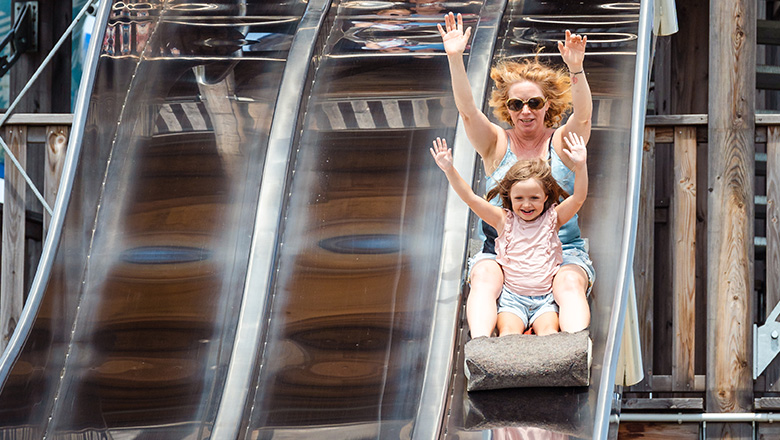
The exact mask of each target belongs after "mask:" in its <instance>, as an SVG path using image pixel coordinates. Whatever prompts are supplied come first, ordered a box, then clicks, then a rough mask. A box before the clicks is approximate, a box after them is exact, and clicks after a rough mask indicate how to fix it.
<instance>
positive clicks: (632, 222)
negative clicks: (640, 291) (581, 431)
mask: <svg viewBox="0 0 780 440" xmlns="http://www.w3.org/2000/svg"><path fill="white" fill-rule="evenodd" d="M652 18H653V1H652V0H644V1H642V3H641V5H640V8H639V32H637V35H638V41H637V51H636V69H635V70H634V91H633V100H632V106H631V134H630V144H629V148H630V153H629V154H630V156H629V174H628V191H627V194H628V196H627V199H626V200H627V204H626V212H625V222H624V224H625V225H626V226H625V229H624V231H623V238H622V240H621V248H620V268H619V271H618V278H617V284H616V286H615V289H616V294H615V303H614V304H613V308H612V315H611V316H610V321H609V331H608V332H607V335H608V336H607V344H606V348H605V355H604V365H603V369H602V372H601V381H600V382H601V386H600V387H599V391H598V398H597V402H596V408H595V410H596V414H595V420H594V424H593V438H607V437H608V435H609V415H610V411H611V408H612V400H613V394H614V389H613V384H614V383H615V372H616V369H617V359H618V353H619V351H620V340H621V338H622V337H623V321H624V319H625V312H626V310H625V309H626V307H625V303H626V295H627V294H628V288H629V275H630V272H631V266H632V264H633V260H634V243H635V241H636V225H637V212H638V205H639V188H640V177H641V173H642V151H643V135H644V125H645V107H646V104H647V83H648V79H649V76H650V71H649V67H650V52H651V47H650V34H651V30H652Z"/></svg>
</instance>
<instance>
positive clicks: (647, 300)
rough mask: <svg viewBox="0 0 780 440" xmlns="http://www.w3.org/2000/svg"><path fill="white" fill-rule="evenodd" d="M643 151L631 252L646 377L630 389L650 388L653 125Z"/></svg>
mask: <svg viewBox="0 0 780 440" xmlns="http://www.w3.org/2000/svg"><path fill="white" fill-rule="evenodd" d="M643 150H644V151H643V153H642V180H641V182H640V186H641V188H640V190H639V215H638V218H639V221H638V224H637V231H636V236H637V240H636V250H635V253H634V282H635V284H636V302H637V315H638V316H639V339H640V341H641V343H642V363H643V367H644V374H645V377H644V379H642V381H641V382H639V383H638V384H636V385H634V386H633V387H631V390H632V391H652V390H653V302H654V298H655V292H654V291H653V258H654V254H653V244H654V243H653V242H654V241H655V128H654V127H648V128H645V142H644V147H643Z"/></svg>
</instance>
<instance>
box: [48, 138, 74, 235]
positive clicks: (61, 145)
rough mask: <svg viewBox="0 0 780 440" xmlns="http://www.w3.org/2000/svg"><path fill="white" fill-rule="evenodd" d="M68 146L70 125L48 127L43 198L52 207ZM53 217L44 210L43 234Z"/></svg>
mask: <svg viewBox="0 0 780 440" xmlns="http://www.w3.org/2000/svg"><path fill="white" fill-rule="evenodd" d="M67 146H68V127H67V126H64V125H55V126H49V127H46V167H45V172H44V176H43V198H44V199H46V203H48V204H49V206H50V207H52V208H54V201H55V200H56V199H57V192H58V190H59V187H60V177H61V176H62V166H63V165H64V163H65V151H66V149H67ZM49 221H51V218H50V216H49V213H48V212H46V210H44V212H43V236H44V238H45V237H46V231H47V229H48V228H49Z"/></svg>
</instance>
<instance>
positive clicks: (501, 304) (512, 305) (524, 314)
mask: <svg viewBox="0 0 780 440" xmlns="http://www.w3.org/2000/svg"><path fill="white" fill-rule="evenodd" d="M502 312H509V313H511V314H513V315H516V316H518V317H519V318H520V319H522V320H523V324H524V325H525V328H528V326H529V325H533V323H534V321H536V319H537V318H538V317H540V316H542V315H544V314H545V313H547V312H555V313H558V304H556V303H555V299H554V298H553V294H552V293H548V294H547V295H538V296H527V295H518V294H516V293H514V292H512V291H510V290H509V289H507V288H506V286H504V288H503V289H502V290H501V296H499V297H498V313H502Z"/></svg>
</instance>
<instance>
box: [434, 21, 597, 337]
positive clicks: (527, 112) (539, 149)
mask: <svg viewBox="0 0 780 440" xmlns="http://www.w3.org/2000/svg"><path fill="white" fill-rule="evenodd" d="M444 21H445V27H446V29H442V27H441V25H438V28H439V33H440V34H441V37H442V41H443V43H444V49H445V51H446V53H447V58H448V61H449V66H450V76H451V78H452V90H453V95H454V96H455V105H456V106H457V108H458V112H459V113H460V116H461V119H462V121H463V124H464V127H465V129H466V134H467V135H468V137H469V140H470V141H471V144H472V145H473V146H474V149H476V150H477V153H479V155H480V156H481V157H482V161H483V164H484V166H485V174H486V177H487V189H488V190H489V189H490V188H491V187H492V186H494V185H495V184H496V182H498V181H499V180H501V178H502V177H503V175H504V173H505V172H506V170H507V169H509V167H511V166H512V164H513V163H514V162H516V161H517V160H518V159H523V160H525V159H533V158H539V157H541V158H544V159H549V160H550V165H551V167H552V169H553V176H554V177H555V179H556V180H557V181H558V183H559V184H560V185H561V186H562V187H563V188H564V189H565V190H567V191H568V192H571V191H572V190H573V185H574V173H573V172H571V170H572V169H573V164H572V163H571V161H570V160H569V159H568V156H567V155H566V154H565V153H564V152H563V149H564V148H567V147H565V144H564V138H565V137H566V136H568V135H569V133H570V132H574V133H576V134H578V135H579V136H581V137H582V138H583V139H584V141H585V143H587V142H588V139H590V130H591V114H592V112H593V102H592V98H591V93H590V87H589V86H588V82H587V79H586V77H585V72H584V70H583V68H582V63H583V60H584V58H585V44H586V42H587V37H581V36H579V35H573V34H571V33H570V32H569V31H566V41H565V42H564V43H561V42H558V50H559V51H560V52H561V56H562V58H563V61H564V63H565V64H566V66H567V67H568V72H563V71H559V70H556V69H553V68H551V67H549V66H546V65H544V64H541V63H539V62H538V60H525V61H522V62H502V63H499V64H498V65H497V66H496V67H494V68H493V69H492V71H491V75H490V76H491V78H492V79H493V81H494V82H495V90H494V91H493V94H492V96H491V99H490V105H491V107H493V109H494V112H493V113H494V115H495V116H496V117H497V118H498V119H499V120H501V121H503V122H506V123H508V124H509V125H510V127H511V128H510V129H508V130H505V129H504V128H502V127H500V126H499V125H497V124H494V123H492V122H490V120H489V119H488V118H487V116H486V115H485V114H483V113H482V111H481V110H480V109H479V107H478V106H477V104H476V103H475V102H474V100H473V98H472V93H471V85H470V84H469V82H468V77H467V76H466V67H465V65H464V63H463V52H464V50H465V49H466V44H467V43H468V40H469V37H470V36H471V28H468V29H466V31H465V32H464V31H463V17H462V16H461V15H460V14H458V15H457V19H456V17H455V15H454V14H452V13H449V14H447V15H445V16H444ZM569 108H572V113H571V115H570V116H569V118H568V119H567V121H566V123H565V124H564V125H562V126H560V127H557V128H556V126H557V125H558V124H559V123H560V122H561V120H562V119H563V115H564V113H565V112H566V111H568V109H569ZM488 228H489V227H488ZM488 228H485V229H486V231H485V232H486V234H485V235H486V239H485V244H484V247H483V250H482V252H480V253H479V254H477V255H475V256H474V257H473V258H472V259H471V261H470V262H469V266H470V283H471V291H470V293H469V297H468V300H467V302H466V319H467V320H468V324H469V329H470V331H471V337H472V338H477V337H481V336H490V335H491V334H492V333H493V330H494V329H495V327H496V319H497V309H496V300H497V299H498V296H499V295H500V293H501V287H502V285H503V281H504V276H503V272H502V270H501V267H500V266H499V264H498V263H496V261H495V250H494V244H493V240H494V239H495V236H496V233H495V230H493V231H490V230H489V229H488ZM559 236H560V239H561V242H562V243H563V253H564V256H563V265H562V266H561V268H560V269H559V270H558V273H557V274H556V275H555V278H554V280H553V296H554V298H555V301H556V303H558V306H559V307H560V312H559V320H560V329H561V331H566V332H576V331H579V330H582V329H584V328H586V327H588V325H589V324H590V308H589V306H588V300H587V293H588V292H589V289H590V286H591V285H592V284H593V280H594V279H595V272H594V270H593V265H592V263H591V261H590V258H589V257H588V254H587V246H586V243H585V240H583V239H582V238H581V236H580V230H579V225H578V224H577V217H576V216H575V217H574V218H573V219H572V220H570V221H569V222H568V223H566V224H565V225H564V226H563V227H561V229H560V232H559ZM499 324H500V323H499Z"/></svg>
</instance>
